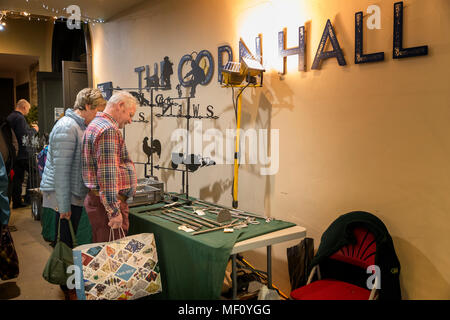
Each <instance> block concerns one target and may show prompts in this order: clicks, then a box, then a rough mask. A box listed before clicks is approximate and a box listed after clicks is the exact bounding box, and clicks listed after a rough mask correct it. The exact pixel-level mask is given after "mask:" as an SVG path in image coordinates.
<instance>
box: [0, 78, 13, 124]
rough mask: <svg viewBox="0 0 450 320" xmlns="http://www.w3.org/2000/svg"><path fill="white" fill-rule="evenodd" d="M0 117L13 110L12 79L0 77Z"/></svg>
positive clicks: (4, 116) (2, 117)
mask: <svg viewBox="0 0 450 320" xmlns="http://www.w3.org/2000/svg"><path fill="white" fill-rule="evenodd" d="M0 97H1V99H0V119H4V118H6V117H7V116H8V114H10V113H11V111H13V110H14V80H13V79H9V78H0Z"/></svg>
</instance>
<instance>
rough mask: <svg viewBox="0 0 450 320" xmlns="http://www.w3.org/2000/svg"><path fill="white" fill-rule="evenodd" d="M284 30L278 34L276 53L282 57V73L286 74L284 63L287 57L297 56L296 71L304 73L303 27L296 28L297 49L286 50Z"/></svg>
mask: <svg viewBox="0 0 450 320" xmlns="http://www.w3.org/2000/svg"><path fill="white" fill-rule="evenodd" d="M286 33H287V31H286V28H285V29H284V30H283V31H280V32H278V53H279V55H280V57H283V71H282V74H286V61H287V57H288V56H292V55H296V54H298V71H306V61H305V45H306V44H305V27H304V26H301V27H299V28H298V47H296V48H289V49H286Z"/></svg>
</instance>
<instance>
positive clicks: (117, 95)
mask: <svg viewBox="0 0 450 320" xmlns="http://www.w3.org/2000/svg"><path fill="white" fill-rule="evenodd" d="M120 102H124V103H125V108H127V109H129V108H131V106H132V105H136V106H138V105H139V104H138V101H137V100H136V98H135V97H134V96H133V95H132V94H131V93H129V92H128V91H124V90H120V91H116V92H114V94H113V95H112V96H111V98H109V100H108V104H107V107H109V106H110V105H114V104H118V103H120Z"/></svg>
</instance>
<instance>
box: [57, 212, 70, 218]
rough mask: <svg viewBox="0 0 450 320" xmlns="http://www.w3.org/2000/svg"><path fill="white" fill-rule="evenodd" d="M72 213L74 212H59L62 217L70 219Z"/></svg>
mask: <svg viewBox="0 0 450 320" xmlns="http://www.w3.org/2000/svg"><path fill="white" fill-rule="evenodd" d="M71 215H72V212H70V211H69V212H64V213H60V214H59V218H60V219H67V220H70V216H71Z"/></svg>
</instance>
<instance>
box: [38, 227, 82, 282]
mask: <svg viewBox="0 0 450 320" xmlns="http://www.w3.org/2000/svg"><path fill="white" fill-rule="evenodd" d="M68 223H69V229H70V235H71V236H72V242H73V247H76V246H77V243H76V238H75V232H74V231H73V227H72V222H71V221H70V220H68ZM60 231H61V220H59V224H58V238H57V242H56V245H55V248H54V249H53V252H52V255H51V256H50V258H49V259H48V261H47V264H46V265H45V268H44V272H43V273H42V276H43V277H44V279H45V280H47V281H48V282H50V283H53V284H59V285H66V283H67V279H68V278H69V277H70V274H68V273H67V268H68V267H69V266H71V265H73V254H72V248H70V247H69V246H68V245H67V244H65V243H64V242H62V241H61V235H60Z"/></svg>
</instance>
